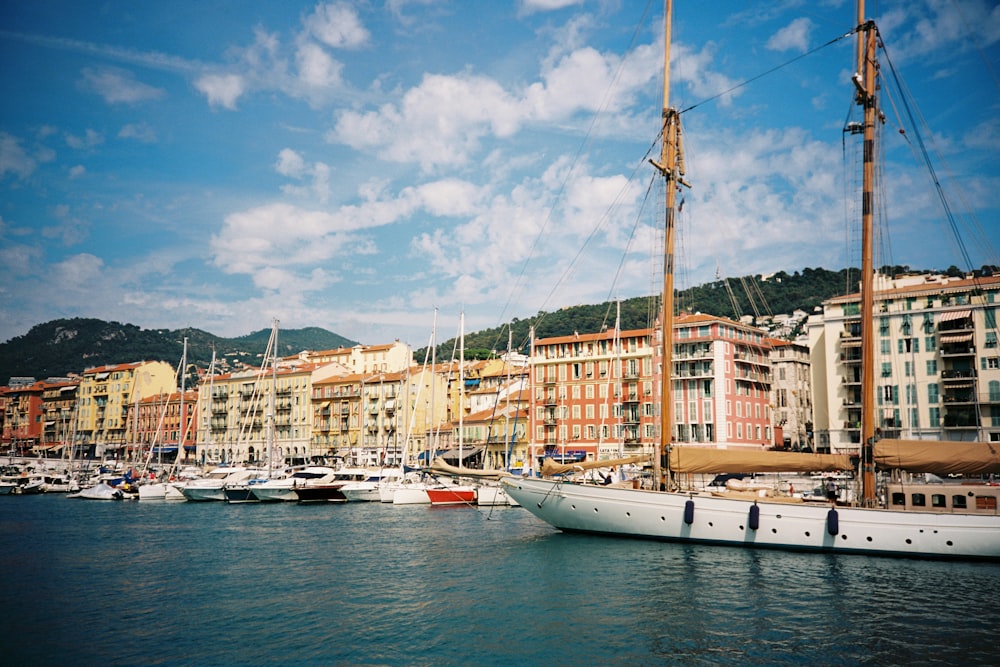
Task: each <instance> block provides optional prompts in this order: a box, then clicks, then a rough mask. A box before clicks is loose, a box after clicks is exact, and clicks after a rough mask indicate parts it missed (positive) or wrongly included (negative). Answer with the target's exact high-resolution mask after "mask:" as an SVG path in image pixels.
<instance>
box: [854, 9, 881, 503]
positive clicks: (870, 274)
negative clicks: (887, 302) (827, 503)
mask: <svg viewBox="0 0 1000 667" xmlns="http://www.w3.org/2000/svg"><path fill="white" fill-rule="evenodd" d="M858 20H859V23H858V25H859V30H858V67H857V72H856V73H855V75H854V85H855V86H856V87H857V89H858V94H857V103H858V104H860V105H861V106H862V108H863V109H864V149H863V151H864V164H863V174H862V191H861V312H860V315H861V497H862V504H863V505H865V506H869V507H870V506H874V504H875V462H874V455H873V451H874V446H875V394H874V392H875V347H874V344H875V340H874V335H873V333H874V327H875V324H874V305H875V295H874V293H873V290H874V282H875V281H874V271H875V268H874V234H875V232H874V219H875V121H876V113H877V108H876V97H875V92H876V75H877V73H878V67H877V64H876V61H875V48H876V32H877V31H876V29H875V24H874V22H872V21H867V22H865V20H864V1H863V0H859V2H858Z"/></svg>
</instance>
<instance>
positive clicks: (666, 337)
mask: <svg viewBox="0 0 1000 667" xmlns="http://www.w3.org/2000/svg"><path fill="white" fill-rule="evenodd" d="M664 5H665V7H664V12H663V33H664V34H663V129H662V149H661V152H660V161H659V162H655V161H653V160H650V162H651V163H652V165H653V166H654V167H656V169H657V171H659V172H660V174H661V175H662V176H663V179H664V184H665V186H666V204H665V209H666V216H665V223H664V224H665V243H664V259H663V318H662V319H663V322H662V339H663V343H662V345H663V347H662V355H661V356H662V360H663V364H662V368H661V371H660V446H659V451H657V452H656V454H655V455H654V456H653V479H654V480H655V481H654V483H655V484H656V486H657V487H658V488H661V489H663V488H666V480H665V478H664V476H663V470H662V468H663V463H662V462H663V460H665V456H666V454H667V451H668V450H669V447H670V441H671V436H672V434H673V420H672V417H673V415H672V410H673V399H672V393H673V391H672V389H673V384H672V379H671V376H672V374H673V373H672V371H673V367H674V364H673V349H674V346H673V342H674V212H675V211H674V209H675V203H676V193H677V183H678V182H679V180H680V173H679V171H678V164H679V160H678V153H679V146H678V143H679V139H680V122H681V120H680V114H678V113H677V109H674V108H672V107H671V106H670V32H671V14H672V10H673V3H672V2H671V0H666V2H665V3H664Z"/></svg>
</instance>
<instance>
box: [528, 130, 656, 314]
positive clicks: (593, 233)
mask: <svg viewBox="0 0 1000 667" xmlns="http://www.w3.org/2000/svg"><path fill="white" fill-rule="evenodd" d="M655 146H656V144H655V143H654V144H653V145H652V146H650V148H649V149H647V151H646V154H645V155H644V156H643V158H642V160H641V161H639V162H637V163H636V165H635V167H634V168H633V169H632V173H631V174H629V177H628V179H626V181H625V184H624V185H623V186H622V188H621V190H619V191H618V194H617V195H615V199H614V201H613V202H612V204H611V206H610V207H609V208H608V210H607V211H605V212H604V214H603V215H602V216H601V218H600V220H598V222H597V224H596V225H594V227H593V229H591V230H590V234H588V235H587V238H586V239H585V240H584V242H583V244H582V245H581V246H580V249H579V250H577V252H576V254H575V255H574V256H573V259H571V260H570V262H569V264H568V265H567V266H566V268H565V270H563V272H562V275H560V276H559V278H558V279H557V280H556V281H555V283H554V284H553V285H552V289H550V290H549V293H548V294H546V295H545V299H544V300H543V301H542V305H543V306H544V305H545V304H546V303H548V302H549V300H550V299H551V298H552V296H553V295H554V294H555V293H556V291H557V290H558V289H559V287H560V286H561V285H562V284H563V282H564V281H565V280H566V278H567V277H568V276H569V274H570V273H571V271H572V269H573V267H574V266H575V265H576V262H577V260H579V259H580V257H581V256H582V255H583V251H584V250H586V249H587V246H589V245H590V243H591V241H593V240H594V238H595V237H596V236H597V232H599V231H600V230H601V228H603V227H604V223H605V222H607V221H608V219H609V218H610V217H611V212H612V211H613V210H614V209H615V208H617V206H618V205H619V204H620V203H621V200H622V196H623V194H624V193H625V188H626V187H627V186H628V184H629V183H631V182H632V181H633V180H634V179H635V176H636V173H637V172H638V171H639V168H640V167H643V166H645V164H646V160H647V159H648V158H649V156H650V154H651V152H652V150H653V148H655ZM544 319H545V316H544V314H543V315H542V316H541V317H539V318H538V320H536V322H535V324H536V326H537V325H538V324H540V323H541V322H542V320H544Z"/></svg>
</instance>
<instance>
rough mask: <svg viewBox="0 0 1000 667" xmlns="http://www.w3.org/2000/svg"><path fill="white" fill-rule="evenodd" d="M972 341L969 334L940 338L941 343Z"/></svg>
mask: <svg viewBox="0 0 1000 667" xmlns="http://www.w3.org/2000/svg"><path fill="white" fill-rule="evenodd" d="M970 340H972V334H971V333H964V334H956V335H954V336H941V342H942V343H964V342H966V341H970Z"/></svg>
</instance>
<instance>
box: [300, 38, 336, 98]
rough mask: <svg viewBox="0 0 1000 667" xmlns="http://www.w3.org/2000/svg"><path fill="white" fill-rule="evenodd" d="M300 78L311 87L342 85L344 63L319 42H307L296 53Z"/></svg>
mask: <svg viewBox="0 0 1000 667" xmlns="http://www.w3.org/2000/svg"><path fill="white" fill-rule="evenodd" d="M296 61H297V62H298V66H299V79H300V80H301V81H302V83H304V84H305V85H306V86H307V87H309V88H320V89H322V88H333V87H336V86H339V85H340V72H341V70H342V69H343V65H342V64H341V63H339V62H337V61H336V60H334V59H333V58H331V57H330V54H328V53H327V52H326V51H324V50H323V48H322V47H320V46H319V45H317V44H313V43H311V42H307V43H305V44H302V45H301V46H299V49H298V52H297V53H296Z"/></svg>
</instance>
